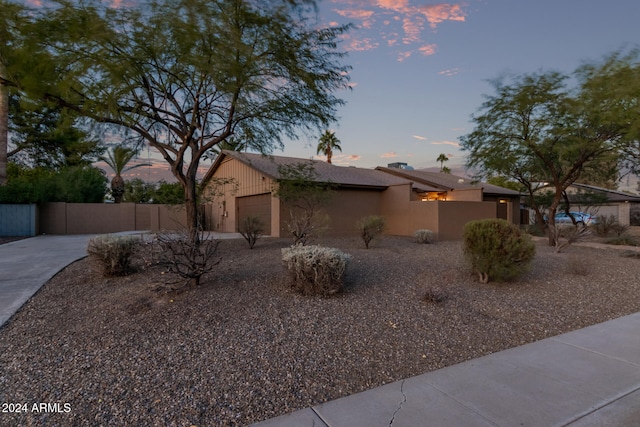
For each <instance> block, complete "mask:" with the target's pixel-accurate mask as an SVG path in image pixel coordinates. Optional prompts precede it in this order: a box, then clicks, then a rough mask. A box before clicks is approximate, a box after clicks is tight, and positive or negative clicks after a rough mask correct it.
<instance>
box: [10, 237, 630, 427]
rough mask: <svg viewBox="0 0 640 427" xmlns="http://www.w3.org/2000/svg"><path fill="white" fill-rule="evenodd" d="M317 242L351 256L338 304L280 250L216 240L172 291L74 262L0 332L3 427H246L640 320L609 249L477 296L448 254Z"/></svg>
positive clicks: (395, 241) (397, 245) (481, 288)
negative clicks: (197, 277)
mask: <svg viewBox="0 0 640 427" xmlns="http://www.w3.org/2000/svg"><path fill="white" fill-rule="evenodd" d="M319 243H321V244H324V245H327V246H332V247H337V248H340V249H341V250H343V251H345V252H348V253H350V254H351V255H352V256H353V259H352V260H351V263H350V265H349V267H348V269H347V275H346V291H345V292H344V293H343V294H341V295H338V296H334V297H330V298H317V297H303V296H300V295H297V294H295V293H293V292H292V291H291V290H290V289H289V288H288V286H287V284H286V283H287V280H286V274H285V272H284V270H283V267H282V263H281V261H280V248H282V247H285V246H287V245H288V244H289V241H288V240H283V239H263V240H260V241H259V242H258V244H257V245H256V247H255V248H254V249H253V250H249V249H248V246H247V245H246V242H244V241H243V240H228V241H222V242H221V243H220V247H219V251H220V254H221V256H222V257H223V262H222V263H221V264H220V268H219V269H218V270H217V271H216V272H215V273H213V274H211V275H210V276H208V277H207V278H206V279H205V280H204V284H203V286H201V287H200V288H198V289H193V290H187V291H186V292H181V293H178V292H173V291H168V289H169V288H170V285H169V284H168V281H169V277H168V275H167V274H163V271H162V269H161V268H160V267H158V266H146V267H145V266H142V265H141V266H140V271H139V272H137V273H135V274H133V275H130V276H126V277H121V278H108V279H105V278H102V277H100V276H99V275H98V274H97V273H94V272H93V271H92V270H91V263H90V262H89V260H86V259H85V260H82V261H79V262H76V263H74V264H72V265H71V266H69V267H68V268H66V269H65V270H63V271H62V272H61V273H59V274H58V275H57V276H56V277H54V278H53V279H52V280H51V281H50V282H49V283H47V284H46V285H45V286H44V287H43V289H42V290H41V291H40V292H39V293H38V294H36V295H35V296H34V297H33V298H32V299H31V300H30V301H29V302H28V303H27V304H26V305H25V306H24V307H23V308H22V310H20V311H19V312H18V313H17V314H16V315H15V316H14V317H13V318H12V320H11V321H10V322H9V323H8V324H7V325H5V326H4V327H3V328H2V329H0V402H3V403H4V402H6V403H26V404H27V405H29V407H28V409H29V411H27V412H26V413H25V412H22V413H12V414H11V413H0V425H47V426H56V425H60V426H68V425H78V426H85V425H86V426H99V425H102V426H107V425H108V426H119V425H122V426H125V425H126V426H129V425H167V426H190V425H195V426H210V425H218V426H225V425H247V424H250V423H253V422H257V421H261V420H265V419H267V418H271V417H274V416H277V415H281V414H284V413H287V412H290V411H294V410H297V409H302V408H305V407H308V406H311V405H315V404H318V403H321V402H325V401H328V400H332V399H336V398H339V397H343V396H346V395H349V394H352V393H357V392H360V391H363V390H366V389H369V388H372V387H377V386H380V385H383V384H385V383H389V382H393V381H396V380H399V379H402V378H406V377H409V376H412V375H416V374H421V373H424V372H427V371H431V370H435V369H439V368H442V367H445V366H449V365H452V364H455V363H459V362H462V361H465V360H469V359H471V358H476V357H479V356H482V355H486V354H489V353H492V352H496V351H500V350H503V349H506V348H510V347H514V346H518V345H521V344H525V343H528V342H532V341H535V340H540V339H542V338H546V337H549V336H553V335H557V334H561V333H564V332H568V331H570V330H574V329H578V328H581V327H585V326H588V325H592V324H595V323H599V322H602V321H606V320H609V319H612V318H616V317H620V316H623V315H627V314H630V313H634V312H638V311H640V298H639V297H638V295H640V260H638V259H633V258H624V257H621V256H620V255H619V252H618V251H609V250H599V249H593V248H583V247H570V248H569V249H567V250H566V253H560V254H557V253H554V251H553V249H552V248H549V247H548V246H546V244H545V242H544V241H539V242H537V255H536V258H535V260H534V262H533V266H532V270H531V271H530V272H529V273H527V274H526V275H525V276H524V277H522V278H521V279H519V280H518V281H516V282H512V283H502V284H495V283H490V284H487V285H480V284H479V283H477V282H476V281H475V278H474V277H473V275H471V274H470V272H469V270H468V268H467V267H466V264H465V262H464V259H463V257H462V251H461V246H460V243H459V242H440V243H436V244H432V245H419V244H417V243H414V242H412V240H411V239H410V238H401V237H389V236H387V237H384V238H383V239H382V240H380V241H378V242H375V243H374V245H373V247H372V248H371V249H369V250H366V249H364V248H363V244H362V242H361V241H359V240H357V239H356V238H331V239H329V238H327V239H323V240H321V241H320V242H319ZM43 402H44V403H52V404H55V403H58V404H59V405H57V406H50V407H49V408H48V409H50V411H44V412H34V411H32V409H33V406H32V405H33V404H34V403H43ZM64 404H68V405H67V406H65V405H64ZM67 409H68V411H66V410H67Z"/></svg>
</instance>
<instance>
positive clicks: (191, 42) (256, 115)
mask: <svg viewBox="0 0 640 427" xmlns="http://www.w3.org/2000/svg"><path fill="white" fill-rule="evenodd" d="M53 3H54V6H52V7H50V8H48V9H46V10H45V9H42V8H40V9H36V10H35V11H33V13H32V15H30V16H31V20H32V22H33V24H35V25H33V27H32V28H31V31H30V33H29V34H23V35H22V36H23V37H27V38H29V39H33V40H34V41H35V42H34V43H30V44H31V45H35V46H37V47H38V48H39V49H41V50H42V51H43V52H46V54H47V55H48V56H50V57H51V60H50V61H51V62H50V63H51V64H53V67H54V68H55V71H56V75H57V76H58V78H57V79H56V80H55V81H53V82H51V84H49V85H47V86H46V87H42V86H43V85H42V84H39V85H37V87H34V89H33V91H32V92H33V94H32V96H40V97H43V98H45V99H46V100H48V101H50V102H56V103H58V104H59V105H62V106H64V107H66V108H69V109H72V110H74V111H76V112H77V113H78V114H80V115H82V116H84V117H87V118H90V119H92V120H93V121H95V122H98V123H102V124H106V125H112V126H114V127H116V128H118V129H121V130H124V131H126V132H128V133H129V136H131V135H133V136H137V137H138V138H139V139H140V141H142V142H144V143H146V144H148V145H149V146H151V147H152V148H154V149H155V150H157V151H158V152H159V153H160V154H161V155H162V157H163V158H164V160H165V161H166V162H167V163H168V164H169V166H170V168H171V172H172V173H173V175H174V176H175V177H176V178H177V180H178V182H180V184H181V185H182V187H183V189H184V196H185V205H186V211H187V221H188V224H187V226H188V228H189V230H190V238H191V240H192V241H197V240H198V233H197V230H198V227H199V224H198V212H197V203H198V200H197V195H198V194H199V193H200V191H199V190H200V189H201V188H203V187H204V186H206V185H207V183H208V182H209V181H210V179H211V177H212V173H207V174H205V175H204V177H203V179H202V180H200V181H198V180H197V175H196V174H197V171H198V167H199V165H200V160H201V159H202V158H203V156H205V154H207V153H210V152H211V151H212V149H213V148H214V147H216V146H217V145H219V144H221V143H222V142H223V141H225V140H227V139H228V138H231V137H234V138H238V139H240V140H242V141H244V142H245V143H246V144H247V145H248V147H249V148H252V149H256V150H260V151H262V152H268V151H271V150H272V149H273V148H275V147H280V146H281V145H282V137H283V136H286V137H289V138H295V137H296V136H297V134H298V132H299V131H309V132H312V131H317V130H319V129H323V128H326V126H327V125H328V124H329V123H331V122H332V121H334V120H335V113H336V109H337V107H338V106H339V105H341V104H342V102H343V101H342V100H341V99H339V98H338V97H337V96H336V95H335V94H334V93H335V92H336V91H338V90H340V89H346V88H348V82H349V76H348V70H349V67H347V66H345V65H342V64H341V63H340V59H341V58H342V57H343V56H344V54H343V52H341V51H340V50H339V49H338V46H337V40H338V37H339V36H340V34H342V33H343V32H345V31H346V30H347V28H346V27H336V28H321V27H319V26H318V25H315V24H316V23H314V22H313V19H311V18H312V14H313V13H314V6H315V4H314V2H312V1H305V0H299V1H298V0H290V1H287V2H280V1H261V2H256V1H247V0H147V1H143V0H141V1H138V2H136V4H135V7H125V6H121V7H119V8H110V7H109V6H107V5H105V3H107V2H102V1H98V0H85V1H82V2H75V1H66V0H61V1H57V2H53ZM19 65H20V64H16V65H15V66H16V67H18V66H19ZM23 71H24V72H25V73H26V72H27V70H23ZM18 84H20V85H21V88H22V90H24V91H25V92H29V91H30V90H31V89H30V88H29V87H28V85H26V84H22V83H21V82H18ZM198 187H200V188H198Z"/></svg>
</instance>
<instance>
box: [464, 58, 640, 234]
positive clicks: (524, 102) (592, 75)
mask: <svg viewBox="0 0 640 427" xmlns="http://www.w3.org/2000/svg"><path fill="white" fill-rule="evenodd" d="M574 76H575V78H576V79H575V80H576V81H577V83H578V84H577V85H575V86H571V85H570V84H569V83H570V79H569V76H567V75H563V74H561V73H557V72H546V73H544V72H543V73H535V74H529V75H523V76H517V77H515V78H513V79H512V80H511V81H505V80H504V79H501V80H497V81H495V82H493V84H494V89H495V92H496V93H495V95H491V96H487V100H486V101H485V102H484V104H483V105H482V108H481V113H480V114H478V115H477V116H474V117H473V120H474V122H475V129H474V130H473V131H472V132H471V133H470V134H468V135H466V136H464V137H462V138H461V141H462V144H461V146H462V148H463V150H466V151H468V152H469V154H468V157H467V167H469V168H473V169H475V170H476V171H478V174H479V175H480V176H481V177H491V176H496V175H498V176H503V177H507V178H510V179H513V180H516V181H518V182H519V183H520V184H522V185H523V187H524V188H525V189H526V191H527V192H528V193H529V196H530V197H529V198H530V200H532V201H534V200H535V197H534V193H535V190H536V188H537V187H538V186H539V185H540V184H544V185H546V186H548V187H549V188H551V189H552V190H553V196H552V200H551V202H550V205H549V208H548V210H549V213H548V222H549V231H550V233H549V244H550V245H556V244H557V238H558V236H557V233H556V229H555V221H554V217H555V213H556V209H557V208H558V206H559V205H560V203H561V202H562V197H563V194H564V193H565V191H566V189H567V188H568V187H569V186H570V185H571V184H573V183H574V182H576V181H577V180H578V179H580V178H581V177H584V176H585V175H587V176H595V175H598V174H601V173H602V171H603V169H605V168H603V165H608V164H611V162H612V161H613V162H614V163H617V162H618V161H620V160H622V159H626V160H632V159H630V157H629V156H628V155H627V153H628V151H629V147H632V146H633V144H634V143H635V144H637V140H638V135H639V134H638V131H637V130H638V128H639V126H640V80H639V79H638V77H639V76H640V65H639V64H638V62H637V54H636V52H632V53H631V54H628V55H626V56H622V55H620V54H614V55H611V56H609V57H608V58H606V59H605V60H604V61H603V62H602V63H599V64H589V65H585V66H583V67H581V68H580V69H578V70H576V72H575V73H574ZM607 170H610V168H607ZM614 172H615V169H614ZM601 178H610V177H601ZM534 208H536V206H534ZM536 216H537V217H538V221H539V222H542V212H540V210H539V209H536Z"/></svg>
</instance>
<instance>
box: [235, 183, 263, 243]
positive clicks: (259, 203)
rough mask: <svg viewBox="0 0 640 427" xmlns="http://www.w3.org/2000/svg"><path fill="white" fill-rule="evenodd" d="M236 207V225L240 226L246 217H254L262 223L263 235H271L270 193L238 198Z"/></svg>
mask: <svg viewBox="0 0 640 427" xmlns="http://www.w3.org/2000/svg"><path fill="white" fill-rule="evenodd" d="M236 206H237V209H238V212H236V213H237V218H238V222H237V224H242V222H243V221H244V219H245V218H246V217H248V216H255V217H258V218H260V221H262V225H263V227H264V234H266V235H271V193H265V194H258V195H257V196H245V197H238V198H237V199H236Z"/></svg>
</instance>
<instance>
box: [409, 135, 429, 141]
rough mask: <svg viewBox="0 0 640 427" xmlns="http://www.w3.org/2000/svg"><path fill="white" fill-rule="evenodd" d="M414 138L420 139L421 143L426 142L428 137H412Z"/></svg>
mask: <svg viewBox="0 0 640 427" xmlns="http://www.w3.org/2000/svg"><path fill="white" fill-rule="evenodd" d="M411 137H412V138H415V139H419V140H420V141H426V140H427V137H426V136H420V135H411Z"/></svg>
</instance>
